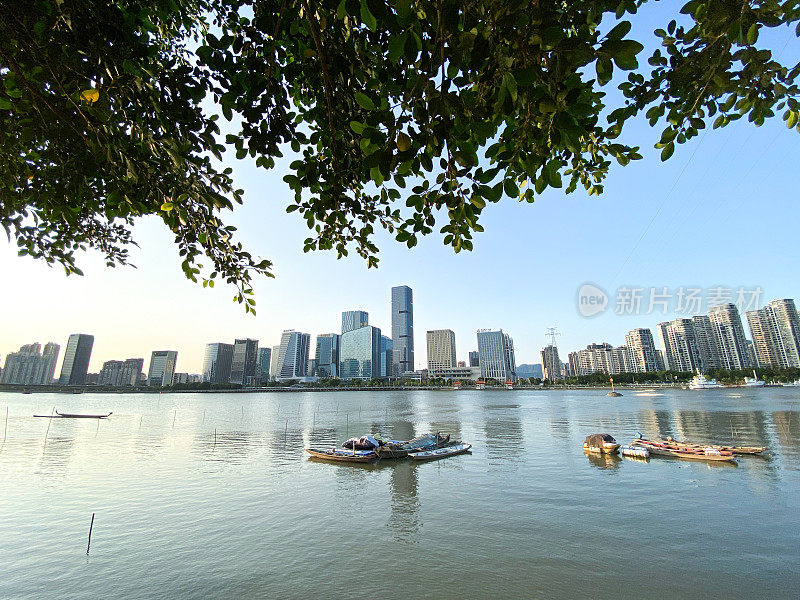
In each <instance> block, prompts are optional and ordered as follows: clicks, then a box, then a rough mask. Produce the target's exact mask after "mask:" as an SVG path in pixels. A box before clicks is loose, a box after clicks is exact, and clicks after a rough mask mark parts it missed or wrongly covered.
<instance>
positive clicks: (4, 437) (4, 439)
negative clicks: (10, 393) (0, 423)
mask: <svg viewBox="0 0 800 600" xmlns="http://www.w3.org/2000/svg"><path fill="white" fill-rule="evenodd" d="M6 437H8V406H6V428H5V430H4V431H3V443H4V444H5V443H6Z"/></svg>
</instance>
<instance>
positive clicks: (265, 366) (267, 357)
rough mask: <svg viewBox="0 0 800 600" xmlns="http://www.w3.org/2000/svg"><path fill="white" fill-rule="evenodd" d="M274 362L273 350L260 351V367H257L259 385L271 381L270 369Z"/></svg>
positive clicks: (260, 349) (262, 349) (264, 349)
mask: <svg viewBox="0 0 800 600" xmlns="http://www.w3.org/2000/svg"><path fill="white" fill-rule="evenodd" d="M271 361H272V348H259V349H258V365H257V367H256V379H257V380H258V383H266V382H267V381H269V372H270V371H269V367H270V362H271Z"/></svg>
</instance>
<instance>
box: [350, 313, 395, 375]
mask: <svg viewBox="0 0 800 600" xmlns="http://www.w3.org/2000/svg"><path fill="white" fill-rule="evenodd" d="M382 337H383V336H381V330H380V329H378V328H377V327H372V326H371V325H367V326H366V327H360V328H359V329H353V330H352V331H348V332H346V333H343V334H342V341H341V347H340V350H339V377H341V378H342V379H378V378H380V377H381V367H382V365H383V364H384V363H383V361H384V360H385V358H384V357H385V356H386V352H385V351H384V352H383V353H381V347H382V344H381V338H382Z"/></svg>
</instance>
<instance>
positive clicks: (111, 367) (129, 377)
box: [97, 358, 144, 387]
mask: <svg viewBox="0 0 800 600" xmlns="http://www.w3.org/2000/svg"><path fill="white" fill-rule="evenodd" d="M143 367H144V359H143V358H129V359H127V360H124V361H122V360H107V361H106V362H104V363H103V368H102V369H100V373H98V375H97V385H109V386H114V387H129V386H135V385H137V384H138V383H139V377H140V376H141V373H142V368H143Z"/></svg>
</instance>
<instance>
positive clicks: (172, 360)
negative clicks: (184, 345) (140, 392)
mask: <svg viewBox="0 0 800 600" xmlns="http://www.w3.org/2000/svg"><path fill="white" fill-rule="evenodd" d="M177 362H178V352H177V351H175V350H154V351H153V353H152V354H151V355H150V369H149V370H148V372H147V385H149V386H165V385H172V376H173V375H175V364H176V363H177Z"/></svg>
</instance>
